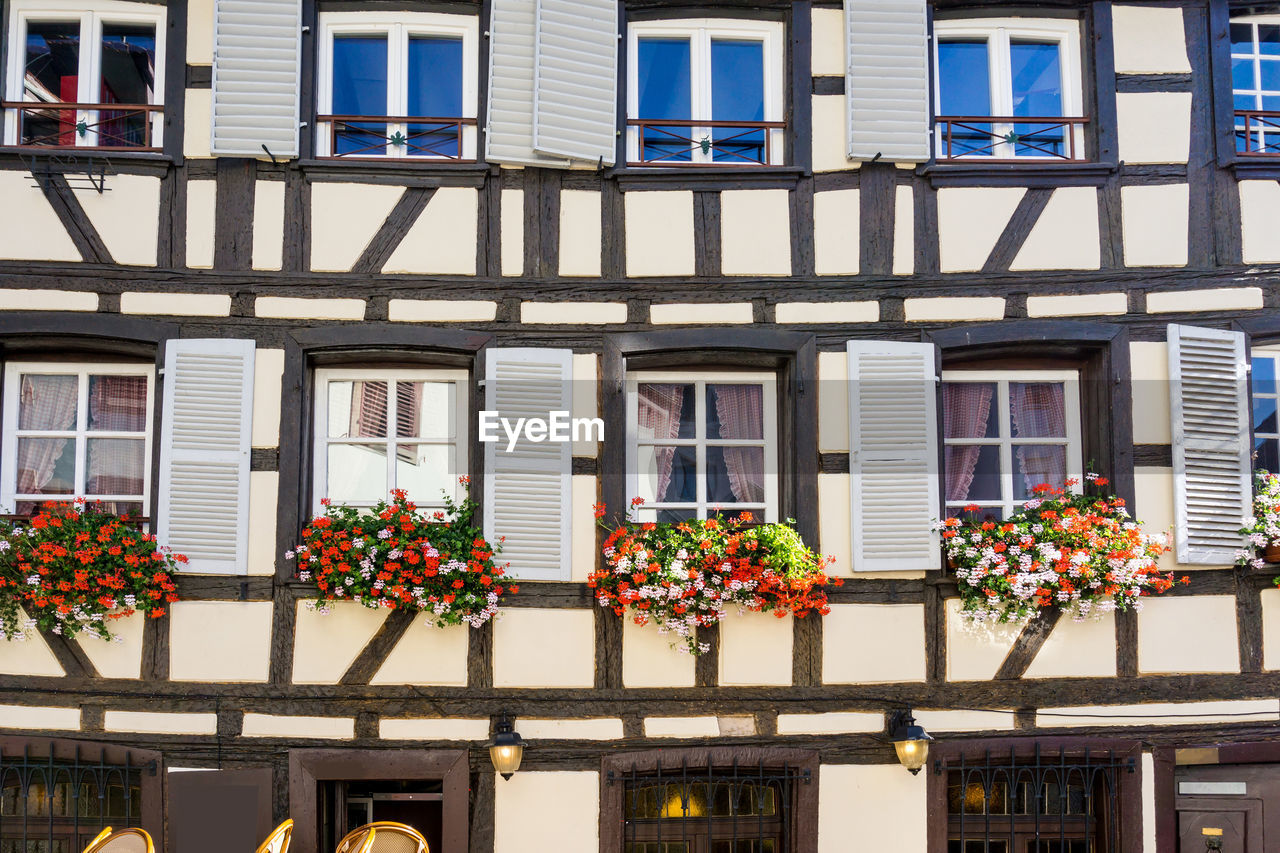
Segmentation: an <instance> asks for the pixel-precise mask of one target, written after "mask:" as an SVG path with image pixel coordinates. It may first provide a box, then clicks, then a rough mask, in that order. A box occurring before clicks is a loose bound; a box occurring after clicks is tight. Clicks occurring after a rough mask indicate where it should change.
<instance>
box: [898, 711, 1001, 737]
mask: <svg viewBox="0 0 1280 853" xmlns="http://www.w3.org/2000/svg"><path fill="white" fill-rule="evenodd" d="M912 713H913V714H914V715H915V718H916V722H917V723H919V724H920V725H921V726H924V728H925V730H926V731H929V732H933V733H935V734H936V733H938V732H1000V731H1006V730H1008V729H1012V728H1013V727H1014V716H1013V711H1012V709H1010V710H1008V711H927V710H926V711H922V710H920V709H919V708H916V709H914V710H913V712H912Z"/></svg>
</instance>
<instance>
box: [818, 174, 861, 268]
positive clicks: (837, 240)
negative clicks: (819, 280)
mask: <svg viewBox="0 0 1280 853" xmlns="http://www.w3.org/2000/svg"><path fill="white" fill-rule="evenodd" d="M861 215H862V214H861V209H860V208H859V201H858V190H856V189H854V190H830V191H828V192H821V193H814V194H813V261H814V270H815V271H816V272H817V273H818V275H856V274H857V272H858V265H859V263H860V261H861V259H860V257H859V253H860V251H861V250H860V248H859V240H860V236H859V235H860V234H861V232H860V230H859V228H860V224H859V223H860V217H861Z"/></svg>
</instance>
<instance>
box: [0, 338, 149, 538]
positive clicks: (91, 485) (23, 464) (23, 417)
mask: <svg viewBox="0 0 1280 853" xmlns="http://www.w3.org/2000/svg"><path fill="white" fill-rule="evenodd" d="M154 396H155V370H154V368H152V367H151V366H150V365H143V364H82V363H75V362H10V363H8V364H6V365H5V367H4V417H3V429H4V441H3V450H2V452H3V461H0V470H2V471H3V476H0V504H3V507H4V511H5V512H9V513H17V514H19V515H27V514H29V513H31V512H33V511H34V510H35V509H36V508H37V507H38V505H39V504H40V503H41V502H43V501H47V500H72V499H74V498H77V497H83V498H85V499H87V500H90V501H97V502H100V503H102V504H104V505H105V508H106V509H107V510H108V511H109V512H114V513H117V514H124V513H126V512H127V513H130V514H132V515H146V514H147V513H148V512H150V507H151V425H152V411H153V406H154Z"/></svg>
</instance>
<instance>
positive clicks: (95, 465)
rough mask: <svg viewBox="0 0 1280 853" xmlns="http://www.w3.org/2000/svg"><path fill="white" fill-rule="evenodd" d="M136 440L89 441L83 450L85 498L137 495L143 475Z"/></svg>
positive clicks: (143, 457)
mask: <svg viewBox="0 0 1280 853" xmlns="http://www.w3.org/2000/svg"><path fill="white" fill-rule="evenodd" d="M145 450H146V442H145V441H144V440H143V439H140V438H91V439H89V440H88V442H87V447H86V464H87V465H88V472H87V478H86V481H85V494H87V495H140V494H142V491H143V486H144V483H145V480H146V475H147V460H146V454H145Z"/></svg>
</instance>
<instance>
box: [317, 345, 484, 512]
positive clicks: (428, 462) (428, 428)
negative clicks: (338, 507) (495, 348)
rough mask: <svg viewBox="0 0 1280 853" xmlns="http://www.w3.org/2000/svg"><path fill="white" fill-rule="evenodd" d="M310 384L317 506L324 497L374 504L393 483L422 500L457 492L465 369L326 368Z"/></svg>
mask: <svg viewBox="0 0 1280 853" xmlns="http://www.w3.org/2000/svg"><path fill="white" fill-rule="evenodd" d="M315 388H316V393H315V400H316V403H315V407H316V408H315V453H314V456H315V468H314V474H315V479H314V481H313V488H312V492H313V494H314V495H315V507H316V511H317V512H319V511H320V507H321V504H320V500H321V499H322V498H329V499H330V500H331V501H333V502H334V503H338V504H346V505H348V506H372V505H373V504H376V503H377V502H378V501H380V500H389V499H390V493H391V490H392V489H404V490H405V491H406V492H407V493H408V495H409V499H410V500H412V501H414V502H416V503H417V504H418V505H419V506H424V507H432V506H442V505H443V502H444V497H445V496H446V495H448V496H449V497H451V498H453V499H454V500H458V499H460V498H461V497H462V490H461V486H460V484H459V482H458V478H459V477H461V476H463V475H465V474H466V473H467V470H468V469H467V372H466V371H465V370H410V369H376V368H371V369H356V368H324V369H320V370H317V371H316V374H315Z"/></svg>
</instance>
